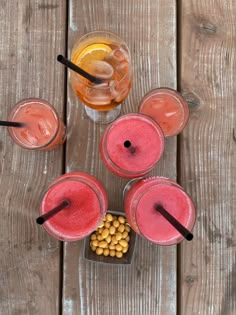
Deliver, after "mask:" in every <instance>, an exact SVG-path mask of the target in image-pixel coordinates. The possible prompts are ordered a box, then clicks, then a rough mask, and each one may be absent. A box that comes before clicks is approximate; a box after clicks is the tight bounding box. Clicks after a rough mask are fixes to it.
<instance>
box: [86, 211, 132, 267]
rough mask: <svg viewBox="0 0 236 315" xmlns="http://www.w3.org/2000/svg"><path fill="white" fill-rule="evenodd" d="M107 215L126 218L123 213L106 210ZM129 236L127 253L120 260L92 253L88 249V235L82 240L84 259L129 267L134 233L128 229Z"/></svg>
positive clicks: (89, 248)
mask: <svg viewBox="0 0 236 315" xmlns="http://www.w3.org/2000/svg"><path fill="white" fill-rule="evenodd" d="M107 213H111V214H112V215H117V216H119V215H121V216H123V217H126V216H125V214H124V212H118V211H111V210H108V211H107ZM91 234H92V233H91ZM129 236H130V240H129V249H128V251H127V253H125V254H124V255H123V257H122V258H117V257H111V256H103V255H100V256H99V255H97V254H96V253H95V252H93V251H92V249H91V247H90V235H89V236H87V237H86V238H85V240H84V258H85V259H87V260H90V261H93V262H97V263H102V264H111V265H130V264H131V262H132V258H133V255H134V249H135V242H136V233H135V232H134V231H133V230H132V229H130V232H129Z"/></svg>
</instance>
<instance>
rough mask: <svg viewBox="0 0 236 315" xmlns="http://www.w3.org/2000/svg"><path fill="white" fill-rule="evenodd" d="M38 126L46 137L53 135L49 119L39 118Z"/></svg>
mask: <svg viewBox="0 0 236 315" xmlns="http://www.w3.org/2000/svg"><path fill="white" fill-rule="evenodd" d="M38 128H39V131H40V133H41V135H42V136H43V137H45V138H49V137H50V136H51V135H52V129H53V128H52V125H51V124H50V122H49V121H48V120H45V119H42V118H41V119H39V121H38Z"/></svg>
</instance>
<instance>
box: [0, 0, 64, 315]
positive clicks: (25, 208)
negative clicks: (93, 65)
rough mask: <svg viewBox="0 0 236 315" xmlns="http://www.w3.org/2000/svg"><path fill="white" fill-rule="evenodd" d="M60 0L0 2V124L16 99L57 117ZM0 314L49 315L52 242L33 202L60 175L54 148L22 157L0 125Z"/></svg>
mask: <svg viewBox="0 0 236 315" xmlns="http://www.w3.org/2000/svg"><path fill="white" fill-rule="evenodd" d="M65 21H66V8H65V2H63V1H62V2H61V3H58V2H57V1H51V0H48V1H44V2H42V1H36V0H35V1H26V0H24V1H7V0H5V1H1V5H0V29H1V36H0V98H1V109H0V112H1V119H6V118H7V115H8V113H9V112H10V109H11V107H12V106H13V105H14V104H15V103H16V102H17V101H19V100H20V99H23V98H28V97H41V98H44V99H46V100H48V101H49V102H50V103H52V104H53V105H54V106H55V107H56V108H57V110H58V112H60V114H62V111H63V86H64V82H63V81H64V75H63V74H64V69H63V68H62V67H61V66H58V65H57V64H56V61H55V56H56V54H57V53H58V52H59V51H64V49H65V48H64V45H65ZM0 161H1V165H0V174H1V176H0V199H1V203H0V216H1V220H0V247H1V255H0V314H4V315H7V314H9V315H20V314H24V315H27V314H28V315H32V314H57V313H58V308H59V300H58V294H59V242H57V241H56V240H54V239H53V238H52V237H49V236H48V235H47V233H46V232H45V231H44V230H43V228H40V227H39V226H36V223H35V218H36V217H37V215H38V211H39V204H40V199H41V197H42V195H43V193H44V192H45V190H46V187H47V185H48V184H49V183H50V182H51V180H52V179H53V178H55V177H57V176H58V175H59V174H60V173H61V171H62V149H61V148H60V149H57V150H55V151H52V152H30V151H26V150H23V149H21V148H19V147H17V145H15V144H14V143H13V142H12V141H11V139H10V137H9V135H8V133H7V130H6V129H4V128H3V127H1V139H0Z"/></svg>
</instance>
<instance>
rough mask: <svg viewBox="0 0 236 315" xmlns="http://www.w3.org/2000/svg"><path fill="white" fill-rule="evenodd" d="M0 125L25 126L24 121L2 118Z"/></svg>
mask: <svg viewBox="0 0 236 315" xmlns="http://www.w3.org/2000/svg"><path fill="white" fill-rule="evenodd" d="M0 126H7V127H21V128H22V127H25V124H24V123H21V122H16V121H5V120H0Z"/></svg>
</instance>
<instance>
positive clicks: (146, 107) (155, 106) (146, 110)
mask: <svg viewBox="0 0 236 315" xmlns="http://www.w3.org/2000/svg"><path fill="white" fill-rule="evenodd" d="M139 112H140V113H142V114H145V115H148V116H150V117H152V118H153V119H155V120H156V121H157V122H158V123H159V125H160V126H161V128H162V130H163V133H164V135H165V137H171V136H175V135H177V134H178V133H180V132H181V131H182V130H183V128H184V127H185V126H186V124H187V122H188V117H189V109H188V104H187V102H186V101H185V99H184V98H183V97H182V96H181V95H180V94H179V93H178V92H177V91H175V90H172V89H169V88H159V89H155V90H153V91H151V92H149V93H148V94H146V95H145V96H144V98H143V99H142V101H141V102H140V106H139Z"/></svg>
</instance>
